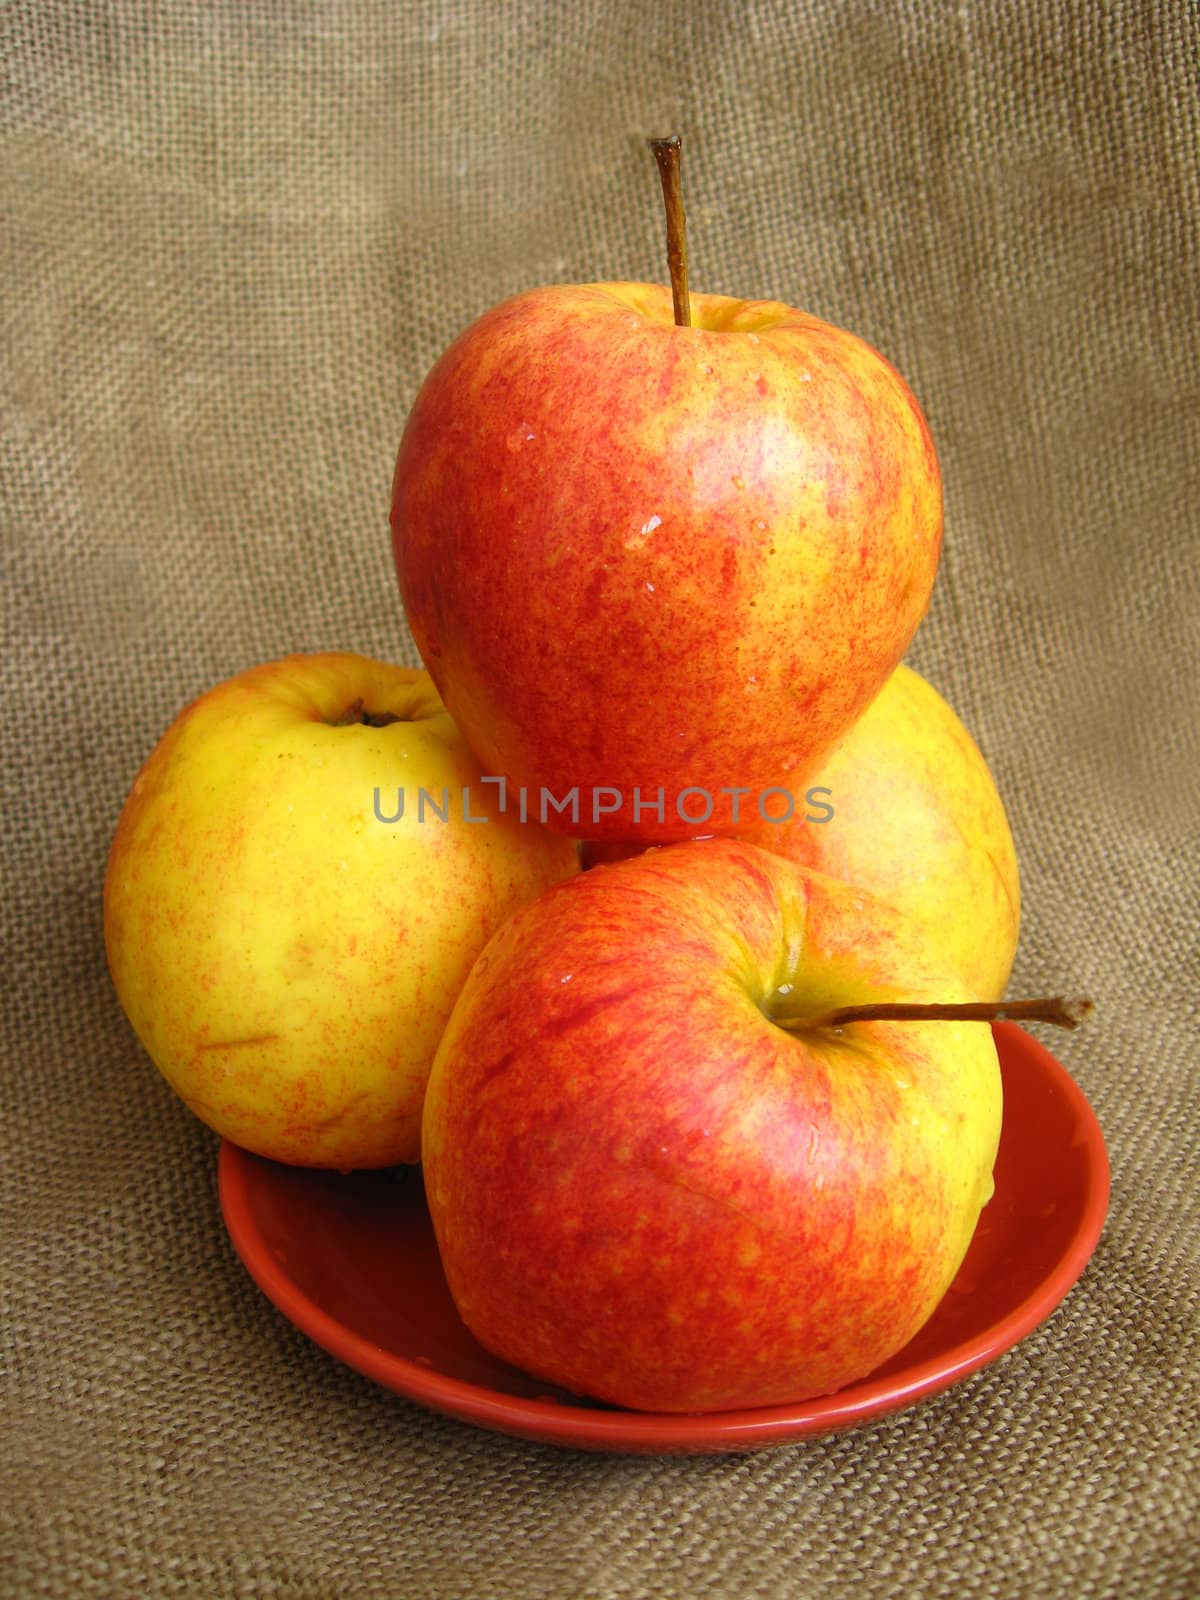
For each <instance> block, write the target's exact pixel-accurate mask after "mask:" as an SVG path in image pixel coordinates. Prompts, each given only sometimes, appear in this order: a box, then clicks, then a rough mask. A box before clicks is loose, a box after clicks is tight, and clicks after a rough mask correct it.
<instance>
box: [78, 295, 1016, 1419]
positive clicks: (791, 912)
mask: <svg viewBox="0 0 1200 1600" xmlns="http://www.w3.org/2000/svg"><path fill="white" fill-rule="evenodd" d="M391 520H392V531H393V539H394V550H395V558H396V564H397V569H398V573H399V578H400V587H401V593H402V596H403V601H404V606H405V609H406V612H407V617H408V621H409V625H410V627H411V631H412V634H413V637H414V638H415V640H416V643H417V646H418V648H419V650H420V654H421V657H422V659H423V661H424V663H425V665H426V668H427V671H426V672H421V671H417V670H413V669H408V668H404V667H399V666H390V665H386V664H383V663H380V662H376V661H368V660H365V659H363V658H362V657H359V656H354V655H349V654H333V653H331V654H323V655H307V656H289V657H286V658H284V659H281V660H279V661H276V662H271V663H269V664H266V665H263V666H259V667H255V668H252V669H250V670H248V671H246V672H244V673H242V674H241V675H240V676H238V677H237V678H235V679H233V680H231V681H230V682H228V683H225V684H222V685H220V686H218V687H216V688H214V689H212V690H210V691H209V692H208V693H207V694H205V695H204V696H202V697H201V698H200V699H199V700H197V701H196V702H194V703H193V704H192V705H191V706H190V707H188V708H187V709H186V710H185V711H184V712H183V713H182V714H181V715H180V717H179V718H178V719H177V720H176V722H175V723H174V724H173V726H172V727H171V728H170V729H169V731H168V732H167V733H166V735H165V736H164V738H163V739H162V741H161V743H160V744H159V745H158V747H157V748H156V749H155V750H154V752H153V753H152V754H151V756H150V758H149V759H148V761H147V762H146V764H145V765H144V767H143V768H142V770H141V772H140V774H139V775H138V777H137V778H136V781H135V782H134V785H133V789H132V792H131V794H130V796H129V798H128V800H127V802H126V805H125V809H124V811H123V813H122V816H121V820H120V824H119V827H118V830H117V834H116V838H115V841H114V843H113V847H112V852H111V855H110V858H109V863H108V871H107V876H106V883H105V934H106V943H107V951H108V957H109V963H110V967H111V971H112V974H113V978H114V981H115V985H116V989H117V992H118V994H119V997H120V999H121V1002H122V1004H123V1005H124V1007H125V1009H126V1011H127V1013H128V1015H129V1017H130V1019H131V1021H132V1023H133V1025H134V1027H135V1029H136V1031H137V1033H138V1035H139V1036H140V1038H141V1039H142V1041H143V1043H144V1044H145V1046H146V1048H147V1050H148V1052H149V1054H150V1056H151V1057H152V1058H153V1060H154V1061H155V1062H156V1064H157V1065H158V1067H159V1068H160V1069H161V1070H162V1072H163V1073H164V1074H165V1076H166V1077H167V1079H168V1081H169V1082H170V1083H171V1084H172V1085H173V1086H174V1088H175V1089H176V1090H178V1092H179V1093H180V1094H181V1095H182V1097H183V1098H184V1100H185V1101H186V1102H187V1104H188V1105H189V1106H190V1107H191V1109H192V1110H193V1111H194V1112H195V1113H196V1114H197V1115H198V1116H200V1117H201V1118H203V1120H204V1121H205V1122H206V1123H208V1124H209V1126H211V1127H212V1128H214V1129H216V1130H217V1131H218V1132H220V1133H221V1134H222V1135H224V1136H225V1137H227V1138H229V1139H231V1140H233V1141H235V1142H237V1143H239V1144H241V1145H243V1146H244V1147H246V1148H247V1149H249V1150H252V1151H255V1152H257V1153H259V1154H261V1155H264V1156H267V1157H270V1158H272V1159H274V1160H278V1161H284V1162H294V1163H300V1164H306V1165H312V1166H327V1167H333V1168H337V1169H341V1170H344V1171H345V1170H350V1169H354V1168H362V1167H379V1166H386V1165H390V1164H394V1163H400V1162H414V1161H417V1160H420V1161H421V1163H422V1167H423V1173H424V1182H425V1190H426V1196H427V1200H428V1204H429V1209H430V1214H431V1217H432V1221H433V1225H434V1230H435V1234H436V1238H437V1242H438V1247H439V1250H440V1253H441V1257H442V1261H443V1265H444V1268H445V1272H446V1277H447V1281H448V1283H449V1286H450V1290H451V1292H452V1294H453V1296H454V1299H455V1302H456V1304H457V1306H458V1308H459V1310H460V1312H461V1315H462V1317H463V1319H464V1321H465V1322H466V1324H467V1325H468V1327H469V1328H470V1329H471V1330H472V1331H473V1333H474V1334H475V1335H476V1336H477V1338H478V1339H479V1340H480V1341H481V1342H482V1343H483V1344H484V1345H485V1346H487V1347H488V1348H489V1349H490V1350H491V1351H492V1352H493V1353H495V1354H496V1355H498V1356H500V1357H501V1358H503V1359H505V1360H507V1361H509V1362H511V1363H513V1364H515V1365H517V1366H519V1367H522V1368H524V1369H526V1370H527V1371H529V1372H532V1373H535V1374H537V1375H538V1376H540V1377H543V1378H545V1379H548V1380H550V1381H552V1382H555V1383H558V1384H560V1385H563V1386H565V1387H566V1388H568V1389H570V1390H572V1391H574V1392H576V1393H579V1394H583V1395H587V1396H590V1397H594V1398H596V1399H599V1400H603V1401H607V1402H611V1403H615V1404H618V1405H624V1406H630V1407H637V1408H643V1409H653V1410H664V1411H710V1410H721V1409H727V1408H731V1407H743V1406H750V1405H767V1404H772V1403H782V1402H786V1401H794V1400H800V1399H804V1398H807V1397H810V1396H813V1395H817V1394H823V1393H828V1392H831V1391H833V1390H836V1389H838V1388H839V1387H841V1386H843V1385H845V1384H846V1383H849V1382H851V1381H853V1380H854V1379H856V1378H858V1377H861V1376H862V1375H864V1374H866V1373H867V1372H869V1371H871V1370H872V1369H873V1368H874V1367H876V1366H877V1365H878V1364H879V1363H881V1362H882V1361H884V1360H885V1359H886V1358H887V1357H889V1356H890V1355H891V1354H893V1353H894V1352H895V1351H897V1350H899V1349H900V1348H901V1347H902V1346H903V1345H904V1344H905V1343H906V1342H907V1341H908V1340H909V1339H910V1338H911V1337H912V1335H913V1334H914V1333H915V1332H916V1331H917V1329H918V1328H919V1327H920V1326H921V1325H922V1324H923V1323H924V1322H925V1321H926V1319H927V1318H928V1317H929V1316H930V1314H931V1313H932V1311H933V1310H934V1308H935V1307H936V1305H937V1303H938V1301H939V1300H940V1298H941V1297H942V1295H943V1294H944V1292H945V1290H946V1289H947V1287H948V1286H949V1284H950V1281H951V1279H952V1278H953V1276H954V1274H955V1271H956V1269H957V1267H958V1265H959V1263H960V1261H961V1259H962V1257H963V1255H964V1253H965V1251H966V1249H967V1246H968V1244H969V1242H970V1239H971V1236H972V1233H973V1231H974V1229H975V1226H976V1223H977V1220H978V1217H979V1213H980V1209H981V1207H982V1206H983V1205H984V1204H985V1203H986V1202H987V1200H988V1198H989V1195H990V1193H991V1188H992V1166H993V1161H994V1158H995V1154H996V1149H997V1142H998V1139H999V1132H1000V1118H1001V1091H1000V1078H999V1071H998V1064H997V1058H996V1052H995V1047H994V1044H993V1040H992V1034H991V1030H990V1028H989V1027H988V1026H987V1024H986V1022H980V1021H974V1020H964V1019H963V1011H962V1007H963V1005H964V1003H968V1002H975V1003H978V1002H986V1001H996V1000H998V999H999V997H1000V996H1001V995H1002V994H1003V992H1004V988H1005V984H1006V982H1007V978H1008V974H1009V969H1010V967H1011V964H1012V959H1013V955H1014V951H1015V947H1016V941H1017V932H1018V916H1019V889H1018V876H1017V867H1016V861H1015V857H1014V853H1013V846H1012V839H1011V836H1010V832H1009V828H1008V825H1007V822H1006V819H1005V815H1004V809H1003V806H1002V804H1001V802H1000V799H999V796H998V794H997V792H996V788H995V785H994V783H993V782H992V779H991V776H990V774H989V772H988V769H987V767H986V765H985V763H984V761H983V758H982V757H981V755H980V753H979V751H978V750H977V748H976V746H975V745H974V743H973V742H972V740H971V738H970V736H969V735H968V733H967V731H966V729H965V728H964V727H963V725H962V723H961V722H960V721H959V720H958V718H957V717H956V716H955V714H954V713H953V711H952V710H951V709H950V707H949V706H948V705H947V704H946V703H945V701H944V700H942V699H941V698H940V696H939V695H938V694H937V693H936V692H935V690H934V689H933V688H932V687H931V686H930V685H929V684H928V683H927V682H925V681H924V679H922V678H921V677H919V676H918V675H917V674H916V673H915V672H913V671H911V670H910V669H908V668H906V667H905V666H902V665H900V661H901V657H902V656H903V655H904V653H905V651H906V649H907V648H908V645H909V643H910V641H911V639H912V637H913V634H914V632H915V630H916V628H917V625H918V623H919V621H920V619H921V617H922V615H923V614H924V612H925V609H926V606H927V603H928V600H929V596H930V591H931V588H932V585H933V582H934V577H935V573H936V569H937V564H938V555H939V547H940V541H941V528H942V502H941V480H940V475H939V469H938V463H937V458H936V455H935V451H934V447H933V444H932V442H931V438H930V433H929V430H928V428H927V426H926V423H925V420H924V418H923V417H922V414H921V411H920V409H919V407H918V405H917V402H916V400H915V399H914V397H913V395H912V394H911V393H910V391H909V389H908V387H907V386H906V385H905V383H904V381H903V380H902V379H901V378H900V377H899V375H898V374H897V373H896V372H895V371H894V370H893V368H892V367H891V366H890V365H889V364H888V363H887V361H886V360H884V359H883V357H882V356H880V355H879V354H878V353H877V352H876V351H874V350H873V349H871V348H870V347H869V346H868V345H867V344H865V343H864V342H863V341H862V340H861V339H859V338H857V337H855V336H854V335H852V334H850V333H847V332H844V331H842V330H840V329H838V328H835V327H832V326H830V325H828V324H827V323H825V322H822V321H820V320H818V319H817V318H815V317H813V316H809V315H806V314H804V313H802V312H800V311H796V310H792V309H789V308H788V307H786V306H784V305H781V304H777V303H774V302H768V301H738V300H733V299H727V298H723V297H719V296H712V295H700V296H695V297H691V296H689V295H688V293H687V290H686V284H685V283H681V281H680V275H679V273H677V272H673V282H672V288H671V290H667V289H666V288H663V287H658V286H653V285H644V284H627V283H599V284H589V285H584V286H575V287H565V286H555V287H551V288H544V289H539V290H535V291H532V292H529V293H525V294H521V295H518V296H516V297H515V298H514V299H511V300H508V301H506V302H505V303H504V304H502V305H500V306H497V307H495V308H494V309H493V310H491V311H489V312H488V313H486V314H485V315H484V316H483V317H481V318H480V320H478V321H477V322H476V323H474V325H473V326H471V327H470V328H468V329H467V330H466V332H464V333H463V334H462V335H461V336H460V337H459V338H458V339H457V341H456V342H455V343H454V344H453V345H452V346H451V347H450V348H449V349H448V350H447V351H446V352H445V354H444V355H443V356H442V357H441V359H440V360H439V361H438V362H437V364H436V365H435V367H434V368H433V370H432V372H431V373H430V374H429V376H428V378H427V380H426V382H425V384H424V385H423V387H422V389H421V391H420V393H419V394H418V397H417V399H416V402H415V404H414V407H413V410H412V412H411V415H410V417H409V420H408V424H407V427H406V429H405V431H404V436H403V440H402V443H401V446H400V451H399V457H398V460H397V465H396V473H395V478H394V483H393V494H392V519H391ZM581 840H582V841H586V842H585V843H584V845H583V847H582V861H581V847H580V843H579V841H581ZM581 868H586V870H581ZM981 1009H986V1008H980V1007H979V1006H978V1004H976V1014H978V1013H979V1011H980V1010H981ZM914 1013H915V1015H914ZM968 1014H970V1013H969V1012H968Z"/></svg>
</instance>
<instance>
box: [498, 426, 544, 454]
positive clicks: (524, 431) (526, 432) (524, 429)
mask: <svg viewBox="0 0 1200 1600" xmlns="http://www.w3.org/2000/svg"><path fill="white" fill-rule="evenodd" d="M536 438H537V434H536V433H535V432H534V431H533V429H532V428H531V427H530V426H529V424H528V423H527V422H519V423H518V424H517V426H516V427H515V428H514V429H513V430H512V432H511V433H510V434H509V435H508V437H507V438H506V439H505V441H504V442H505V444H506V445H507V446H508V448H509V449H510V450H511V451H512V452H513V454H514V455H515V454H516V452H517V451H518V450H521V449H523V448H524V447H525V445H527V444H528V443H529V441H530V439H536Z"/></svg>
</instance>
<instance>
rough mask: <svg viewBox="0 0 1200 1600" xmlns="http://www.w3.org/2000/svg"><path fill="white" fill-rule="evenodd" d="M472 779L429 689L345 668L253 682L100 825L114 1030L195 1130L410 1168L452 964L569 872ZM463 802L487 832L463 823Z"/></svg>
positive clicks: (373, 664) (559, 845)
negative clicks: (111, 826) (195, 1123)
mask: <svg viewBox="0 0 1200 1600" xmlns="http://www.w3.org/2000/svg"><path fill="white" fill-rule="evenodd" d="M479 776H480V773H479V768H478V765H477V763H476V762H475V760H474V758H473V757H472V756H471V754H470V751H469V750H468V749H467V746H466V744H465V742H464V740H463V739H462V737H461V735H460V734H459V733H458V731H457V729H456V728H455V726H454V724H453V722H452V721H451V720H450V717H449V716H448V715H447V714H446V711H445V708H444V707H443V705H442V704H441V701H440V700H439V699H438V696H437V692H436V691H435V689H434V688H433V685H432V683H431V682H430V681H429V678H428V676H427V675H426V674H425V673H424V672H417V671H413V670H411V669H409V668H405V667H396V666H389V665H387V664H385V663H383V662H378V661H370V660H367V659H365V658H363V657H361V656H354V655H348V654H341V653H330V654H320V655H311V656H291V657H288V658H286V659H284V660H281V661H276V662H271V663H269V664H267V665H264V666H259V667H255V668H253V669H252V670H250V671H248V672H244V673H241V674H240V675H239V676H238V677H236V678H233V679H230V680H229V681H228V682H226V683H222V684H220V685H219V686H217V687H216V688H214V689H212V690H210V691H209V692H208V693H207V694H205V695H202V696H201V697H200V698H199V699H198V700H196V701H195V702H194V703H193V704H192V705H190V706H189V707H187V709H186V710H184V711H183V712H182V713H181V714H180V716H179V717H178V718H177V719H176V721H175V722H174V724H173V725H172V726H171V728H170V729H169V730H168V731H167V733H166V734H165V735H164V737H163V738H162V740H161V741H160V743H159V744H158V745H157V746H156V748H155V749H154V751H153V753H152V754H151V755H150V757H149V759H148V760H147V761H146V763H145V765H144V766H143V767H142V769H141V771H140V773H139V774H138V776H137V778H136V780H135V781H134V784H133V789H132V791H131V793H130V795H129V798H128V800H127V801H126V804H125V808H124V810H123V812H122V814H121V819H120V823H119V825H118V828H117V832H116V837H115V839H114V842H113V845H112V850H111V853H110V856H109V861H108V870H107V875H106V878H105V890H104V932H105V943H106V947H107V952H108V961H109V967H110V970H111V972H112V977H113V981H114V984H115V985H116V989H117V994H118V996H119V997H120V1000H121V1003H122V1005H123V1006H124V1008H125V1011H126V1013H127V1014H128V1016H129V1019H130V1021H131V1022H132V1024H133V1027H134V1029H135V1031H136V1032H137V1034H138V1036H139V1038H140V1039H141V1041H142V1043H143V1044H144V1045H145V1047H146V1050H147V1051H148V1053H149V1055H150V1056H151V1058H152V1060H153V1061H154V1062H155V1063H156V1065H157V1066H158V1067H159V1068H160V1070H161V1071H162V1073H163V1074H164V1076H165V1077H166V1079H167V1081H168V1082H169V1083H170V1084H171V1085H172V1087H173V1088H174V1089H176V1090H177V1091H178V1093H179V1094H180V1095H182V1097H183V1099H184V1100H185V1101H186V1102H187V1104H188V1105H189V1106H190V1107H191V1109H192V1110H193V1111H194V1112H195V1113H196V1115H197V1116H199V1117H200V1118H202V1119H203V1121H205V1122H206V1123H207V1124H208V1125H209V1126H210V1127H211V1128H214V1129H215V1130H216V1131H217V1132H218V1133H221V1134H223V1135H224V1136H225V1137H226V1138H229V1139H232V1140H234V1141H235V1142H236V1143H237V1144H240V1145H242V1146H244V1147H245V1148H246V1149H248V1150H252V1151H255V1152H256V1153H258V1154H259V1155H264V1156H269V1157H271V1158H272V1159H274V1160H276V1161H287V1162H293V1163H296V1164H299V1165H304V1166H324V1167H338V1168H354V1167H377V1166H386V1165H390V1164H392V1163H394V1162H401V1161H414V1160H416V1159H417V1155H418V1151H419V1144H420V1114H421V1101H422V1098H423V1095H424V1090H425V1080H426V1078H427V1076H428V1073H429V1067H430V1064H431V1062H432V1060H433V1054H434V1050H435V1049H436V1047H437V1043H438V1039H439V1038H440V1036H441V1032H442V1028H443V1026H444V1025H445V1022H446V1019H447V1017H448V1016H449V1014H450V1010H451V1007H452V1006H453V1004H454V1001H455V998H456V997H457V994H458V991H459V988H460V986H461V984H462V981H463V979H464V978H465V977H466V974H467V972H468V970H469V969H470V966H471V963H472V962H473V961H474V959H475V957H476V955H478V953H479V951H480V950H481V949H482V947H483V945H484V944H485V943H486V941H487V939H488V937H489V936H490V935H491V933H492V932H493V931H494V930H495V929H496V928H497V927H498V926H499V925H500V923H501V922H502V921H503V920H504V918H505V917H506V916H507V915H508V914H509V913H510V912H511V911H513V910H515V909H516V907H517V906H518V905H520V904H522V903H523V902H524V901H526V900H528V899H530V898H532V896H533V895H535V894H536V893H537V892H538V891H539V890H541V889H543V888H545V887H546V886H547V885H548V884H551V883H554V882H556V881H558V880H559V879H561V878H563V877H564V876H566V875H567V874H568V873H571V872H573V871H574V870H575V869H576V856H575V851H574V849H573V847H572V846H571V844H570V843H569V842H568V841H567V840H564V839H562V838H559V837H558V836H556V835H553V834H550V833H548V832H546V831H545V830H543V829H541V828H537V827H532V826H525V827H522V826H521V825H520V824H519V823H518V822H517V821H516V820H514V819H513V818H512V817H511V816H509V817H500V816H497V815H496V814H495V804H494V799H492V798H490V796H489V792H488V791H487V790H480V788H479V787H478V779H479ZM472 784H474V785H476V787H475V788H473V789H472V790H471V795H470V806H469V809H470V812H471V815H479V816H486V817H488V819H489V820H487V821H486V822H481V823H469V822H467V821H465V820H464V815H463V807H462V804H461V794H462V790H463V788H464V787H467V786H470V785H472ZM421 786H424V787H425V788H426V789H427V790H428V792H429V794H430V795H431V797H432V798H433V799H435V800H436V801H437V802H438V803H439V804H440V803H442V802H443V800H444V798H445V797H444V795H443V791H444V790H445V791H448V792H449V801H450V803H449V806H448V807H446V812H447V818H448V820H447V821H446V822H444V823H443V822H441V821H439V820H438V818H437V817H436V816H435V815H434V813H433V812H432V810H431V809H426V810H425V812H424V820H423V821H422V820H421V815H420V811H419V808H418V799H419V796H418V789H419V788H420V787H421ZM376 787H378V788H379V790H380V796H379V804H378V807H377V805H376V798H375V789H376ZM400 790H403V792H404V796H405V812H404V817H403V819H402V820H400V821H399V822H383V821H381V820H379V819H380V818H381V817H384V818H389V817H392V816H394V815H395V814H396V812H397V810H398V800H397V794H398V791H400Z"/></svg>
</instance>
